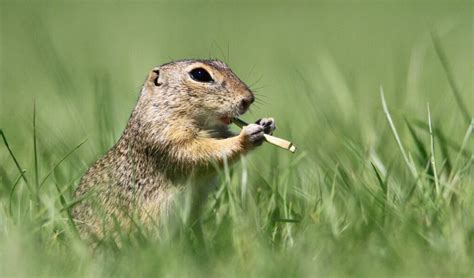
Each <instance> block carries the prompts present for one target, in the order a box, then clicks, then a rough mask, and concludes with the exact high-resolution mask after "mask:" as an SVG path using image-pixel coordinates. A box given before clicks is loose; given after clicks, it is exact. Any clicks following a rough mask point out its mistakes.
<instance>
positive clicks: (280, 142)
mask: <svg viewBox="0 0 474 278" xmlns="http://www.w3.org/2000/svg"><path fill="white" fill-rule="evenodd" d="M232 122H233V123H234V124H235V125H237V126H238V127H240V128H243V127H244V126H246V125H248V123H246V122H244V121H242V120H241V119H239V118H232ZM263 137H264V138H265V141H266V142H267V143H270V144H272V145H275V146H277V147H280V148H282V149H285V150H288V151H290V152H292V153H294V152H296V146H295V145H293V143H291V142H290V141H287V140H285V139H281V138H278V137H276V136H272V135H269V134H264V135H263Z"/></svg>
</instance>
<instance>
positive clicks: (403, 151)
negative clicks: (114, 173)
mask: <svg viewBox="0 0 474 278" xmlns="http://www.w3.org/2000/svg"><path fill="white" fill-rule="evenodd" d="M473 11H474V4H473V3H472V2H470V1H466V2H453V1H446V2H443V1H420V2H417V3H414V2H411V1H401V2H399V3H398V4H397V3H395V1H376V2H375V1H372V2H370V3H366V4H358V3H356V2H355V1H337V2H335V3H332V4H331V3H328V2H324V3H313V4H311V3H304V4H303V3H302V4H295V3H292V2H291V1H287V2H286V1H280V2H278V4H272V3H269V2H258V1H256V2H251V1H250V2H245V3H240V4H231V3H222V2H221V3H219V2H217V3H205V4H203V3H197V2H194V1H190V2H189V3H180V4H177V3H168V2H163V3H151V2H148V1H142V2H140V3H136V4H131V3H128V2H127V3H126V2H120V1H109V2H93V1H92V2H88V3H86V4H78V3H75V2H74V1H66V2H65V3H62V4H61V3H60V2H59V1H58V2H55V4H39V2H33V1H31V2H24V3H18V2H13V1H12V2H9V1H2V2H1V3H0V12H1V19H0V22H1V44H0V47H1V54H0V61H1V63H0V67H1V68H0V77H1V84H0V90H1V91H0V129H1V133H0V276H2V277H5V276H26V277H29V276H51V275H56V276H86V277H104V276H110V277H117V276H128V277H140V276H162V277H180V276H192V277H194V276H197V277H209V276H214V277H234V276H235V277H239V276H243V277H246V276H252V277H285V276H286V277H299V276H310V277H315V276H316V277H317V276H320V277H327V276H358V277H380V276H403V275H411V276H419V277H427V276H429V277H432V276H435V277H453V276H455V277H464V276H466V277H467V276H471V277H472V276H473V275H474V264H473V262H474V175H473V173H474V171H473V170H474V169H473V161H474V159H473V153H474V139H473V137H474V136H473V128H474V125H473V115H474V108H473V104H474V83H473V80H474V79H473V76H474V74H473V73H474V63H473V61H474V59H473V58H474V52H473V49H474V30H473V26H474V25H473ZM208 57H212V58H219V59H222V60H224V61H226V62H227V63H228V64H229V65H230V66H231V67H232V68H233V69H234V71H235V72H236V73H237V74H238V75H239V76H240V77H241V78H242V79H243V80H244V81H245V82H246V83H247V84H249V85H250V86H251V87H252V88H253V89H254V90H255V91H256V92H257V99H258V100H259V101H258V102H257V103H256V104H255V105H254V106H253V107H252V109H251V113H249V114H246V115H245V116H244V117H243V118H244V119H245V120H248V121H252V120H255V119H257V118H260V117H263V116H273V117H274V118H275V119H276V122H277V125H278V130H277V132H276V134H275V135H277V136H280V137H283V138H289V139H291V140H292V141H293V142H295V144H296V145H297V146H298V151H297V153H296V154H294V155H291V154H290V153H288V152H285V151H283V150H279V149H276V148H274V147H272V146H269V145H265V146H263V147H261V148H260V149H259V150H257V151H255V152H253V153H252V154H250V155H249V156H247V157H246V158H245V159H244V160H243V161H242V162H239V163H237V164H236V165H234V166H233V167H231V168H230V169H225V170H224V171H222V173H220V177H219V181H220V186H219V187H218V188H217V190H216V191H215V192H212V193H211V196H210V197H209V200H208V203H207V205H206V209H205V212H204V214H203V215H202V219H201V226H202V230H203V238H204V240H199V239H197V238H196V237H195V235H194V234H193V232H192V231H191V230H190V229H189V227H187V226H186V225H185V224H183V221H182V219H183V217H182V215H183V211H182V210H180V209H178V210H177V211H176V217H175V219H174V220H175V221H172V222H171V221H170V223H169V225H167V227H165V228H157V229H158V230H159V233H158V231H157V229H153V230H152V231H148V230H147V231H142V232H137V233H134V234H130V235H127V234H124V235H123V237H122V238H121V242H122V244H121V247H118V246H117V245H116V244H115V243H114V242H113V241H112V240H108V241H103V242H100V243H97V245H98V246H97V247H96V248H95V249H93V248H91V247H90V246H88V245H87V244H85V243H84V242H83V241H81V240H79V239H78V238H77V236H76V233H75V230H74V226H73V225H71V220H70V215H69V208H70V206H71V205H72V204H73V203H74V200H73V199H72V193H73V191H74V189H75V188H76V186H77V184H78V181H79V179H80V177H81V175H82V174H83V173H84V171H85V170H86V169H87V168H88V166H89V165H91V163H93V162H94V161H95V160H96V159H97V158H99V157H100V156H101V155H102V154H103V153H104V152H105V151H106V150H107V149H108V148H110V147H111V146H112V145H113V144H114V142H115V141H116V140H117V138H118V137H119V136H120V134H121V132H122V130H123V128H124V126H125V124H126V121H127V119H128V116H129V115H130V112H131V110H132V108H133V106H134V105H135V102H136V99H137V97H138V90H139V88H140V86H141V82H142V81H143V80H144V78H145V76H146V73H147V71H148V70H149V69H151V68H152V67H153V66H155V65H159V64H161V63H165V62H167V61H169V60H172V59H182V58H208ZM382 91H383V94H382ZM183 210H184V208H183ZM157 235H158V236H157Z"/></svg>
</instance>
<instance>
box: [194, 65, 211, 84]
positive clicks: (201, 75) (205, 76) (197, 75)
mask: <svg viewBox="0 0 474 278" xmlns="http://www.w3.org/2000/svg"><path fill="white" fill-rule="evenodd" d="M189 75H190V76H191V78H192V79H194V80H196V81H199V82H206V83H209V82H213V81H214V79H212V77H211V75H210V74H209V73H208V72H207V71H206V70H205V69H203V68H195V69H193V70H192V71H191V72H190V73H189Z"/></svg>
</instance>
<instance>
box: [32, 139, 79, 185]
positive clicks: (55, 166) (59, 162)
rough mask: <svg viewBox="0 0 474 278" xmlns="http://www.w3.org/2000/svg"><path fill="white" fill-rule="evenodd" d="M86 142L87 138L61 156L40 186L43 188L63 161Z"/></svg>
mask: <svg viewBox="0 0 474 278" xmlns="http://www.w3.org/2000/svg"><path fill="white" fill-rule="evenodd" d="M85 142H87V139H84V140H83V141H82V142H81V143H79V144H78V145H77V146H76V147H74V148H73V149H72V150H71V151H69V152H68V153H67V154H66V155H65V156H63V158H61V159H60V160H59V161H58V162H57V163H56V164H55V165H54V167H53V169H51V171H49V173H48V174H47V175H46V176H45V177H44V178H43V180H42V181H41V183H40V184H39V187H40V188H41V187H42V186H43V184H44V183H45V182H46V180H47V179H48V178H49V177H50V176H51V175H52V174H53V173H54V172H55V171H56V169H57V168H58V167H59V165H61V163H62V162H63V161H64V160H66V159H67V158H68V157H69V156H70V155H71V154H73V153H74V152H75V151H76V150H77V149H79V148H80V147H81V146H82V145H84V143H85Z"/></svg>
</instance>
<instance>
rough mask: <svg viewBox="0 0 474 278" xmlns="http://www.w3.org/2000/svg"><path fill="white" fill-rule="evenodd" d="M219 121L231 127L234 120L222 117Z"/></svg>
mask: <svg viewBox="0 0 474 278" xmlns="http://www.w3.org/2000/svg"><path fill="white" fill-rule="evenodd" d="M219 121H221V122H222V123H223V124H225V125H230V124H231V123H232V119H231V118H230V117H220V118H219Z"/></svg>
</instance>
